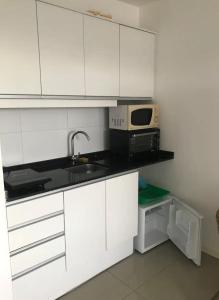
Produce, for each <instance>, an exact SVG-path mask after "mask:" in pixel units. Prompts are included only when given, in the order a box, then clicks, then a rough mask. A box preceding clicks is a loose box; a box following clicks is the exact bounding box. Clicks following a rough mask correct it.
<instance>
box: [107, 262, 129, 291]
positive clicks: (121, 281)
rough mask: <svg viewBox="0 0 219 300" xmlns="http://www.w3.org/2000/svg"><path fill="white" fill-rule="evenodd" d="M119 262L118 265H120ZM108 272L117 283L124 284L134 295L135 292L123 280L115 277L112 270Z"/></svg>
mask: <svg viewBox="0 0 219 300" xmlns="http://www.w3.org/2000/svg"><path fill="white" fill-rule="evenodd" d="M120 262H122V261H120ZM120 262H118V264H119V263H120ZM107 272H108V273H109V274H110V275H111V276H112V277H114V278H115V279H116V280H117V281H119V282H120V283H122V284H123V285H125V286H126V287H128V288H129V289H130V290H131V291H132V293H133V292H134V291H135V290H134V289H133V288H131V287H130V286H129V285H128V284H127V283H126V282H125V281H123V280H122V279H120V278H119V277H117V276H116V275H114V274H113V273H111V272H110V269H108V270H107Z"/></svg>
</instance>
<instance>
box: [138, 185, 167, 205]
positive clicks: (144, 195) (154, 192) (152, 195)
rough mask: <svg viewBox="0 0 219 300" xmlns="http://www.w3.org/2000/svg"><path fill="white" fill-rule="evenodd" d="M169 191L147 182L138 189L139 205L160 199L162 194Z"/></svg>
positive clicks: (164, 194)
mask: <svg viewBox="0 0 219 300" xmlns="http://www.w3.org/2000/svg"><path fill="white" fill-rule="evenodd" d="M169 193H170V192H169V191H167V190H164V189H162V188H160V187H157V186H154V185H151V184H148V185H147V187H146V188H144V189H142V190H140V191H139V194H138V202H139V204H141V205H144V204H148V203H151V202H156V201H159V200H161V199H162V198H163V197H164V196H166V195H168V194H169Z"/></svg>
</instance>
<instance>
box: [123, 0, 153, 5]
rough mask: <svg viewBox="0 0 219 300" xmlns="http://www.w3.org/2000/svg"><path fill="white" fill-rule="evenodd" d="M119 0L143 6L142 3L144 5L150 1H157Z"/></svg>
mask: <svg viewBox="0 0 219 300" xmlns="http://www.w3.org/2000/svg"><path fill="white" fill-rule="evenodd" d="M119 1H122V2H126V3H129V4H133V5H136V6H141V5H144V4H146V3H148V2H150V1H155V0H119Z"/></svg>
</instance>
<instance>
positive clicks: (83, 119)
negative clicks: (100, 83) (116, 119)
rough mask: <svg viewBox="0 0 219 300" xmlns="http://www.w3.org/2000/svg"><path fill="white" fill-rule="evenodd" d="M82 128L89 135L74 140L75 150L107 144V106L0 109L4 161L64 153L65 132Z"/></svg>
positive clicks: (10, 162) (6, 163) (25, 160)
mask: <svg viewBox="0 0 219 300" xmlns="http://www.w3.org/2000/svg"><path fill="white" fill-rule="evenodd" d="M79 129H80V130H85V131H86V132H87V133H88V134H89V135H90V137H91V140H90V141H89V142H87V140H86V139H85V137H84V136H79V137H78V138H76V140H75V151H76V152H81V153H88V152H94V151H101V150H104V149H107V148H108V143H107V140H108V110H107V109H104V108H73V109H14V110H13V109H12V110H9V109H1V110H0V140H1V147H2V158H3V165H4V166H9V165H17V164H22V163H28V162H33V161H40V160H47V159H53V158H58V157H63V156H67V154H68V143H67V140H68V139H67V136H68V133H69V132H70V131H71V130H79Z"/></svg>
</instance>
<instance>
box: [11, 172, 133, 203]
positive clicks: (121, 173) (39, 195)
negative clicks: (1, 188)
mask: <svg viewBox="0 0 219 300" xmlns="http://www.w3.org/2000/svg"><path fill="white" fill-rule="evenodd" d="M138 171H139V168H136V169H131V170H127V171H123V172H119V173H115V174H111V175H108V176H103V177H100V178H96V179H93V180H88V181H84V182H81V183H78V184H75V185H70V186H67V187H63V188H58V189H55V190H52V191H48V192H45V193H40V194H36V195H33V196H29V197H24V198H21V199H17V200H13V201H6V207H10V206H14V205H17V204H21V203H24V202H28V201H31V200H35V199H39V198H43V197H45V196H49V195H54V194H57V193H61V192H66V191H69V190H73V189H75V188H79V187H82V186H85V185H90V184H93V183H96V182H100V181H105V180H108V179H111V178H114V177H119V176H122V175H126V174H130V173H135V172H138Z"/></svg>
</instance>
